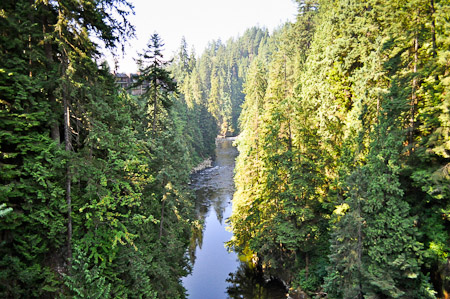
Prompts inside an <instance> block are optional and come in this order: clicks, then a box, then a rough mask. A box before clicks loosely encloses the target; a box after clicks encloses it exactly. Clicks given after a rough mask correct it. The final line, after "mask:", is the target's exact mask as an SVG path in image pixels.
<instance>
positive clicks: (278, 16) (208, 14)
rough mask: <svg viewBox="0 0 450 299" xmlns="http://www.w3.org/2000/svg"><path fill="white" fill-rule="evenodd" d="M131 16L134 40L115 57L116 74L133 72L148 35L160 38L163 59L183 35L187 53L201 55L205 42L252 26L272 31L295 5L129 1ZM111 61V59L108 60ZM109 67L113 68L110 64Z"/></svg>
mask: <svg viewBox="0 0 450 299" xmlns="http://www.w3.org/2000/svg"><path fill="white" fill-rule="evenodd" d="M130 2H131V3H133V5H134V6H135V9H134V10H135V13H136V14H135V15H134V16H130V17H129V20H130V22H131V23H132V24H134V25H135V27H136V39H134V40H132V41H131V42H130V44H131V45H130V46H128V47H127V48H126V51H125V53H126V55H125V56H126V57H119V69H118V70H119V72H125V73H129V72H135V71H136V64H135V63H134V60H133V58H136V57H137V55H136V53H137V52H142V50H143V49H144V47H145V46H146V44H147V42H148V40H149V38H150V36H151V35H152V34H153V33H155V32H157V33H158V34H159V36H160V37H161V38H162V40H163V42H164V44H165V47H164V50H165V51H164V52H163V53H164V56H165V58H170V57H172V56H173V53H174V52H175V51H176V50H177V49H178V47H179V46H180V44H181V38H182V37H183V36H184V37H185V38H186V42H187V44H188V50H189V52H190V51H191V49H192V46H194V47H195V52H196V55H197V56H199V55H200V54H202V52H203V50H204V49H205V47H206V46H207V44H208V42H210V41H212V40H218V39H219V38H220V39H221V40H222V41H223V42H226V41H227V40H228V39H229V38H230V37H237V36H239V35H242V34H243V33H244V32H245V30H246V29H248V28H250V27H252V26H257V25H258V26H260V27H265V28H267V29H269V31H270V32H272V30H273V29H275V28H277V27H278V26H279V25H281V24H282V23H284V22H286V21H294V20H295V16H296V13H297V4H296V3H295V2H294V1H293V0H130ZM108 61H111V59H108ZM110 65H111V67H112V68H113V65H112V64H111V62H110Z"/></svg>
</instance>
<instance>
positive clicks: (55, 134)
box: [42, 4, 61, 144]
mask: <svg viewBox="0 0 450 299" xmlns="http://www.w3.org/2000/svg"><path fill="white" fill-rule="evenodd" d="M48 5H49V4H44V11H45V12H46V13H50V9H49V7H48ZM49 27H50V26H49V24H48V19H47V15H46V14H44V15H43V17H42V33H43V40H44V53H45V58H46V60H47V71H48V73H50V72H51V68H52V67H53V65H54V59H53V49H52V44H51V43H50V42H49V41H48V39H47V34H48V33H49ZM47 96H48V100H49V102H50V103H51V105H52V107H56V106H58V104H57V102H56V97H55V94H54V86H50V87H49V88H48V90H47ZM54 112H55V115H57V114H58V113H57V112H56V111H54ZM50 136H51V138H52V139H53V140H54V141H55V142H57V143H58V144H59V143H60V141H61V136H60V133H59V123H58V121H57V120H54V121H53V123H52V124H51V132H50Z"/></svg>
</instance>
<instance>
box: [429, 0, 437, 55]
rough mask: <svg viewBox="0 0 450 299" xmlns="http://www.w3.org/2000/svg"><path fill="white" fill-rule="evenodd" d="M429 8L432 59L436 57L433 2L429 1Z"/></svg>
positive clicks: (432, 0)
mask: <svg viewBox="0 0 450 299" xmlns="http://www.w3.org/2000/svg"><path fill="white" fill-rule="evenodd" d="M430 8H431V38H432V41H433V57H436V55H437V53H436V22H435V20H434V14H435V13H436V10H435V9H434V0H430Z"/></svg>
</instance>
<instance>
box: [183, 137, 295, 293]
mask: <svg viewBox="0 0 450 299" xmlns="http://www.w3.org/2000/svg"><path fill="white" fill-rule="evenodd" d="M234 140H235V138H223V139H217V141H216V160H215V162H214V163H213V166H212V167H211V168H207V169H205V170H203V171H200V172H199V173H197V174H195V175H194V176H193V178H192V187H193V189H194V191H195V193H196V197H197V200H196V212H197V215H198V219H199V220H203V230H202V231H200V232H199V233H197V234H195V236H194V238H195V239H194V240H193V242H195V243H194V246H195V248H192V250H191V251H192V252H191V259H193V261H194V267H193V270H192V274H191V275H189V276H187V277H185V278H184V279H183V285H184V287H185V288H186V289H187V293H188V298H190V299H209V298H211V299H221V298H248V299H251V298H261V299H263V298H271V299H276V298H286V293H285V289H284V287H283V285H282V284H281V283H277V282H276V281H266V279H264V278H263V276H262V275H261V274H259V273H257V272H256V271H254V270H252V269H250V267H249V266H248V265H247V264H246V263H243V262H240V261H239V258H238V255H237V254H236V253H235V252H228V251H227V249H226V248H225V242H227V241H229V240H230V238H231V237H232V233H231V232H229V231H227V230H226V226H227V225H226V223H225V222H226V219H227V218H228V217H229V216H230V215H231V212H232V199H233V193H234V183H233V171H234V165H235V159H236V157H237V155H238V151H237V149H236V148H235V147H234V146H233V141H234Z"/></svg>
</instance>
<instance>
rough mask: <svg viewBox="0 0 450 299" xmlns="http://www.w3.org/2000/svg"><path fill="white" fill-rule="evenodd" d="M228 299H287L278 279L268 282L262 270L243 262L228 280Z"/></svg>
mask: <svg viewBox="0 0 450 299" xmlns="http://www.w3.org/2000/svg"><path fill="white" fill-rule="evenodd" d="M227 282H228V283H229V284H230V285H229V286H228V287H227V293H228V298H232V299H282V298H286V289H285V287H284V285H283V283H282V282H281V281H279V280H276V279H270V280H266V279H265V278H264V276H263V274H262V272H261V271H260V270H258V269H257V268H256V267H252V266H250V265H249V264H247V263H244V262H241V264H240V265H239V268H238V269H237V270H236V272H234V273H230V274H229V277H228V278H227Z"/></svg>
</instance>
